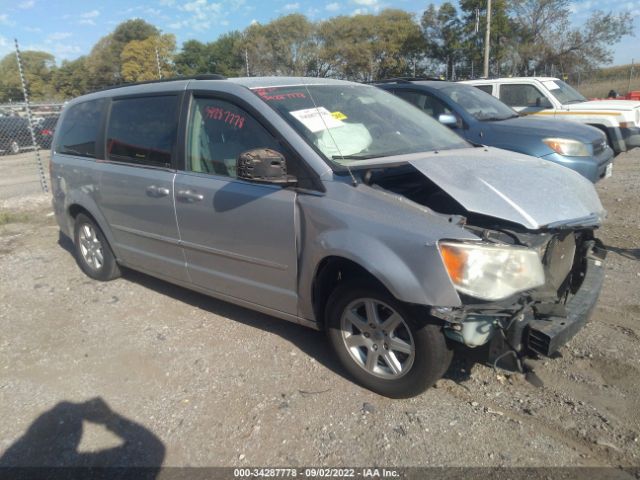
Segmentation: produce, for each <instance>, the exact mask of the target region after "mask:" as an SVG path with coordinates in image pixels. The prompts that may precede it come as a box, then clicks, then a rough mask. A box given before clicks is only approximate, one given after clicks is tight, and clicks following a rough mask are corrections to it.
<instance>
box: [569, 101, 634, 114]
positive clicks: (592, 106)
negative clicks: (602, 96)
mask: <svg viewBox="0 0 640 480" xmlns="http://www.w3.org/2000/svg"><path fill="white" fill-rule="evenodd" d="M564 108H567V109H569V110H609V111H617V112H622V111H629V110H633V109H634V108H640V102H636V101H634V100H589V101H588V102H580V103H569V104H567V105H564Z"/></svg>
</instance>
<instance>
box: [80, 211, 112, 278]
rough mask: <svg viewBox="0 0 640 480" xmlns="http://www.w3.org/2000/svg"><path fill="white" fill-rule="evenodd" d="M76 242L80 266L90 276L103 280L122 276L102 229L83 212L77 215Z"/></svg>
mask: <svg viewBox="0 0 640 480" xmlns="http://www.w3.org/2000/svg"><path fill="white" fill-rule="evenodd" d="M74 243H75V250H76V261H77V262H78V266H79V267H80V268H81V269H82V271H83V272H84V273H86V274H87V275H88V276H90V277H91V278H93V279H95V280H102V281H107V280H112V279H114V278H117V277H119V276H120V268H119V267H118V263H117V262H116V258H115V256H114V255H113V252H112V251H111V247H109V244H108V243H107V240H106V239H105V238H104V234H103V233H102V230H100V227H98V226H97V225H96V223H95V222H94V221H93V220H92V219H91V218H89V217H88V216H87V215H84V214H82V213H80V214H78V216H77V217H76V223H75V231H74Z"/></svg>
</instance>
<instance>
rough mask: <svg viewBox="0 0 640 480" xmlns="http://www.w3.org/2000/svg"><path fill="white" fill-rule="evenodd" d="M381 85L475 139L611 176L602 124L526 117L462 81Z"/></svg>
mask: <svg viewBox="0 0 640 480" xmlns="http://www.w3.org/2000/svg"><path fill="white" fill-rule="evenodd" d="M378 86H379V87H380V88H383V89H385V90H387V91H389V92H391V93H393V94H395V95H397V96H399V97H401V98H403V99H405V100H407V101H409V102H410V103H412V104H413V105H415V106H417V107H418V108H419V109H421V110H422V111H424V112H426V113H427V114H429V115H430V116H431V117H433V118H435V119H436V120H438V121H440V123H442V124H444V125H447V126H449V127H450V128H451V129H453V130H454V131H455V132H456V133H458V134H459V135H460V136H462V137H463V138H465V139H466V140H468V141H469V142H471V143H474V144H483V145H490V146H492V147H497V148H503V149H505V150H511V151H514V152H520V153H524V154H527V155H532V156H534V157H538V158H542V159H544V160H549V161H551V162H554V163H557V164H559V165H563V166H565V167H568V168H571V169H573V170H575V171H577V172H578V173H580V174H581V175H583V176H584V177H586V178H588V179H589V180H591V181H592V182H597V181H598V180H600V179H601V178H604V177H606V176H610V175H611V172H612V168H613V163H612V162H613V157H614V155H613V150H611V149H610V148H609V146H608V145H607V140H606V137H605V134H604V133H603V132H602V131H600V130H598V129H597V128H594V127H590V126H588V125H581V124H579V123H577V122H568V121H562V120H555V119H538V118H531V117H521V116H519V115H518V113H516V112H515V111H514V110H513V109H511V108H510V107H508V106H507V105H505V104H504V103H502V102H501V101H499V100H497V99H496V98H494V97H492V96H491V95H489V94H487V93H484V92H483V91H480V90H478V89H477V88H474V87H471V86H469V85H463V84H460V83H452V82H442V81H410V80H390V81H385V82H382V83H379V84H378Z"/></svg>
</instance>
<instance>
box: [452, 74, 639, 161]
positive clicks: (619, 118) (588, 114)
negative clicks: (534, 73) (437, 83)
mask: <svg viewBox="0 0 640 480" xmlns="http://www.w3.org/2000/svg"><path fill="white" fill-rule="evenodd" d="M462 83H467V84H470V85H473V86H475V87H477V88H479V89H480V90H483V91H485V92H487V93H490V94H492V95H493V96H494V97H497V98H499V99H500V100H502V101H503V102H504V103H506V104H507V105H509V106H510V107H511V108H513V109H514V110H516V111H517V112H519V113H521V114H522V115H540V116H548V117H550V118H561V119H563V120H574V121H577V122H581V123H586V124H587V125H592V126H594V127H597V128H599V129H600V130H602V131H603V132H605V134H606V135H607V140H608V142H609V145H610V146H611V148H612V149H613V151H614V152H615V153H616V155H617V154H619V153H621V152H625V151H627V150H631V149H632V148H637V147H640V102H637V101H632V100H591V101H590V100H588V99H586V98H585V97H584V96H582V95H581V94H580V93H579V92H577V91H576V90H575V89H573V88H572V87H571V86H569V85H567V84H566V83H565V82H563V81H562V80H560V79H557V78H552V77H514V78H496V79H482V80H467V81H465V82H462Z"/></svg>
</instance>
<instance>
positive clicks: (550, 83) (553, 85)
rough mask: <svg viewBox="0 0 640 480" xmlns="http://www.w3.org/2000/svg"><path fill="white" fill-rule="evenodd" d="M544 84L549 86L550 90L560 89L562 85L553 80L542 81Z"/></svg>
mask: <svg viewBox="0 0 640 480" xmlns="http://www.w3.org/2000/svg"><path fill="white" fill-rule="evenodd" d="M542 84H543V85H544V86H545V87H547V88H548V89H549V90H560V85H558V84H557V83H556V82H554V81H553V80H546V81H544V82H542Z"/></svg>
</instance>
